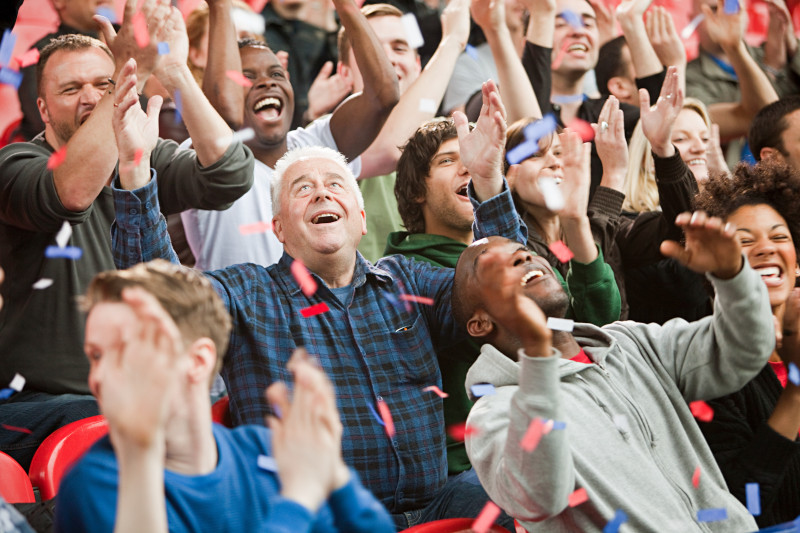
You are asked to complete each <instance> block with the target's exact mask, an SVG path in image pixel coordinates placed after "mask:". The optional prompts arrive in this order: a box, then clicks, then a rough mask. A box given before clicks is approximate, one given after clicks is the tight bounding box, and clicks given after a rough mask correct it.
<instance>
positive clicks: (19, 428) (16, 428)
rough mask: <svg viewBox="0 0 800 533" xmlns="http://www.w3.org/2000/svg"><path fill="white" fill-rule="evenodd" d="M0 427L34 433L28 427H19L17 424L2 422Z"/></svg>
mask: <svg viewBox="0 0 800 533" xmlns="http://www.w3.org/2000/svg"><path fill="white" fill-rule="evenodd" d="M0 427H2V428H3V429H7V430H9V431H19V432H20V433H28V434H30V433H33V432H32V431H31V430H30V429H28V428H21V427H17V426H9V425H8V424H0Z"/></svg>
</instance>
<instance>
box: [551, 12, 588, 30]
mask: <svg viewBox="0 0 800 533" xmlns="http://www.w3.org/2000/svg"><path fill="white" fill-rule="evenodd" d="M558 16H559V17H561V18H562V19H564V21H565V22H566V23H567V24H569V25H570V26H572V27H573V28H583V27H584V26H585V24H584V23H583V19H582V18H581V17H580V15H578V14H577V13H575V12H574V11H570V10H569V9H565V10H564V11H562V12H561V13H559V14H558Z"/></svg>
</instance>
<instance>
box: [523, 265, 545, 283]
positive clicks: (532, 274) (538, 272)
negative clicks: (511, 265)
mask: <svg viewBox="0 0 800 533" xmlns="http://www.w3.org/2000/svg"><path fill="white" fill-rule="evenodd" d="M542 276H544V272H542V271H541V270H539V269H538V268H537V269H535V270H531V271H530V272H528V273H527V274H525V275H524V276H522V280H520V285H522V286H523V287H524V286H525V285H527V284H528V282H529V281H530V280H532V279H534V278H541V277H542Z"/></svg>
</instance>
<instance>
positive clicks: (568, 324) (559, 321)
mask: <svg viewBox="0 0 800 533" xmlns="http://www.w3.org/2000/svg"><path fill="white" fill-rule="evenodd" d="M547 327H548V328H550V329H552V330H554V331H572V330H573V329H574V328H575V321H574V320H570V319H569V318H556V317H552V316H551V317H548V318H547Z"/></svg>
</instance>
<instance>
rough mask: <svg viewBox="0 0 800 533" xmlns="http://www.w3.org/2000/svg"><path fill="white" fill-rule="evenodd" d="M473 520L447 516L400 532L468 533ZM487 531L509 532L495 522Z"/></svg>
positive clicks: (492, 532) (494, 532)
mask: <svg viewBox="0 0 800 533" xmlns="http://www.w3.org/2000/svg"><path fill="white" fill-rule="evenodd" d="M474 522H475V519H474V518H447V519H445V520H437V521H435V522H428V523H426V524H420V525H418V526H414V527H411V528H408V529H404V530H403V531H401V532H400V533H460V532H463V533H469V532H470V531H472V524H473V523H474ZM489 531H490V532H491V533H509V531H508V530H507V529H506V528H504V527H502V526H498V525H497V524H494V525H493V526H492V528H491V529H490V530H489Z"/></svg>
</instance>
